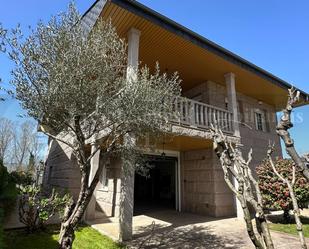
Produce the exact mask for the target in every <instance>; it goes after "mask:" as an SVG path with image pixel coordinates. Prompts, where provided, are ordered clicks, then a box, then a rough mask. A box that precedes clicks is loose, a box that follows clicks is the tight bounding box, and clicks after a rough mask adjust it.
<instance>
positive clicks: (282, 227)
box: [269, 223, 309, 238]
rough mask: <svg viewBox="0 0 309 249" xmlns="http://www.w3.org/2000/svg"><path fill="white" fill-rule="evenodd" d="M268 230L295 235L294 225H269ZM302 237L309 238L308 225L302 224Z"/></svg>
mask: <svg viewBox="0 0 309 249" xmlns="http://www.w3.org/2000/svg"><path fill="white" fill-rule="evenodd" d="M269 226H270V229H272V230H275V231H279V232H283V233H289V234H294V235H297V230H296V225H295V224H280V223H272V224H269ZM303 229H304V235H305V237H308V238H309V224H303Z"/></svg>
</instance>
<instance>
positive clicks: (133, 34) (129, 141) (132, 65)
mask: <svg viewBox="0 0 309 249" xmlns="http://www.w3.org/2000/svg"><path fill="white" fill-rule="evenodd" d="M140 34H141V32H140V31H139V30H137V29H135V28H131V29H130V31H129V33H128V68H127V80H128V81H129V82H130V83H134V82H135V80H136V79H137V72H136V70H137V68H138V52H139V38H140ZM135 144H136V142H135V138H134V134H127V135H126V136H125V138H124V145H125V146H127V147H128V149H130V147H134V146H135ZM121 165H122V167H121V187H120V189H121V190H120V191H121V194H120V207H119V208H120V211H119V241H126V240H131V239H132V233H133V232H132V225H133V208H134V173H135V172H134V165H133V162H131V161H130V160H127V159H126V156H124V157H123V158H122V163H121Z"/></svg>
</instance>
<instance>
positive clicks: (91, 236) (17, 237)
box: [4, 226, 124, 249]
mask: <svg viewBox="0 0 309 249" xmlns="http://www.w3.org/2000/svg"><path fill="white" fill-rule="evenodd" d="M58 232H59V229H58V228H56V227H54V226H50V227H48V229H47V231H46V232H39V233H35V234H26V233H25V232H24V231H23V230H15V231H13V230H11V231H7V232H5V245H6V247H4V249H12V248H14V249H56V248H57V245H58V243H57V240H58ZM75 235H76V238H75V240H74V243H73V249H120V248H124V247H121V246H120V245H118V244H117V243H115V242H114V241H112V240H111V239H109V238H108V237H106V236H103V235H101V234H100V233H99V232H97V231H96V230H94V229H93V228H90V227H87V226H83V227H81V228H79V229H78V230H77V231H76V232H75Z"/></svg>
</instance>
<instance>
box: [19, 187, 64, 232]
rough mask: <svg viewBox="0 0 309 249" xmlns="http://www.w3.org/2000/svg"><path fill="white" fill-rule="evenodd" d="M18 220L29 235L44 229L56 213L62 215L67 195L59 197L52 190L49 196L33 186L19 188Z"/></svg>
mask: <svg viewBox="0 0 309 249" xmlns="http://www.w3.org/2000/svg"><path fill="white" fill-rule="evenodd" d="M19 191H20V199H19V220H20V222H22V223H23V224H25V225H26V229H27V231H28V232H29V233H32V232H34V231H36V230H38V229H44V227H45V225H46V222H47V221H48V220H49V219H50V218H51V217H52V216H54V215H55V214H56V213H58V214H60V215H62V214H63V210H64V208H65V205H66V204H67V203H68V202H69V201H70V197H69V195H67V194H66V195H64V196H60V195H59V194H58V193H57V192H56V191H55V190H54V189H53V190H52V193H51V194H50V195H47V194H45V193H43V192H42V190H41V188H40V187H38V186H35V185H27V186H19Z"/></svg>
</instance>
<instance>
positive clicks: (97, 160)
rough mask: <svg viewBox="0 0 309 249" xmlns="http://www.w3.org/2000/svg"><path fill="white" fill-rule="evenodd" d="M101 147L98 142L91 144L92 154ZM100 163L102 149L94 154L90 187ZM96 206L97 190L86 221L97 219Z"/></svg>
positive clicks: (90, 203)
mask: <svg viewBox="0 0 309 249" xmlns="http://www.w3.org/2000/svg"><path fill="white" fill-rule="evenodd" d="M99 146H100V145H99V144H97V143H96V142H93V143H92V144H91V153H94V152H95V151H96V150H97V149H98V147H99ZM99 163H100V149H99V150H98V151H97V152H96V153H95V154H94V156H93V157H92V158H91V161H90V164H91V169H90V175H89V185H90V184H91V182H92V180H93V178H94V176H95V173H96V172H97V169H98V167H99ZM95 206H96V190H94V192H93V195H92V197H91V200H90V202H89V204H88V207H87V210H86V220H94V219H95Z"/></svg>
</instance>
